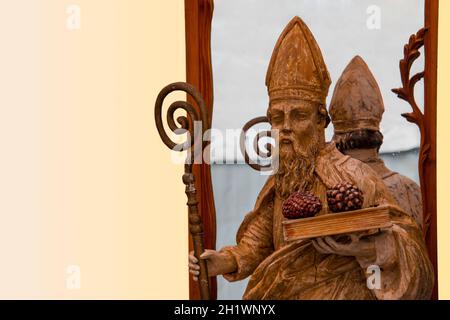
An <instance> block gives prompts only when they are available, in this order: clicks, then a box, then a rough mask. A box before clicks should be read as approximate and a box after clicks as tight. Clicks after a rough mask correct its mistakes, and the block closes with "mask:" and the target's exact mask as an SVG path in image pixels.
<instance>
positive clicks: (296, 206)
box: [282, 192, 322, 219]
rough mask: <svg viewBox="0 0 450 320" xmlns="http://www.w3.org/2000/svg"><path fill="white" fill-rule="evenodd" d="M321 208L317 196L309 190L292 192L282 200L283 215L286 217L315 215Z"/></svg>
mask: <svg viewBox="0 0 450 320" xmlns="http://www.w3.org/2000/svg"><path fill="white" fill-rule="evenodd" d="M320 210H322V203H321V201H320V199H319V198H318V197H316V196H315V195H313V194H312V193H310V192H294V193H293V194H291V195H290V196H289V198H287V199H286V200H285V201H284V202H283V206H282V211H283V216H284V217H285V218H287V219H299V218H308V217H313V216H315V215H316V214H317V213H318V212H319V211H320Z"/></svg>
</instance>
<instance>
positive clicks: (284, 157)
mask: <svg viewBox="0 0 450 320" xmlns="http://www.w3.org/2000/svg"><path fill="white" fill-rule="evenodd" d="M313 140H314V141H311V143H310V144H309V145H308V147H307V150H302V151H300V150H298V149H299V148H296V147H294V146H295V144H292V148H291V150H292V151H289V152H282V153H280V163H279V167H278V171H277V173H276V175H275V191H276V193H277V195H278V196H279V197H280V198H281V199H286V198H288V197H289V196H290V195H291V194H292V193H293V192H296V191H310V190H311V188H312V186H313V183H314V169H315V161H316V157H317V155H318V153H319V143H318V140H319V139H318V137H317V136H316V135H314V138H313Z"/></svg>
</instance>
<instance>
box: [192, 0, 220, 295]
mask: <svg viewBox="0 0 450 320" xmlns="http://www.w3.org/2000/svg"><path fill="white" fill-rule="evenodd" d="M213 6H214V4H213V1H212V0H185V20H186V23H185V33H186V82H188V83H189V84H191V85H193V86H194V87H196V88H197V89H198V90H199V91H200V93H201V94H202V96H203V99H204V101H205V104H206V111H207V117H208V121H209V123H211V119H212V112H213V80H212V65H211V21H212V14H213ZM188 101H190V100H189V97H188ZM192 172H193V174H194V175H195V186H196V189H197V190H198V195H199V213H200V215H201V217H202V220H203V227H204V243H205V248H206V249H215V247H216V213H215V206H214V194H213V189H212V181H211V169H210V166H209V165H208V164H206V163H204V162H203V163H202V164H194V166H193V169H192ZM192 249H193V243H192V240H191V239H190V238H189V251H191V250H192ZM210 298H211V299H216V298H217V284H216V278H215V277H212V278H210ZM189 299H191V300H199V299H200V292H199V287H198V283H196V282H195V281H193V280H192V277H189Z"/></svg>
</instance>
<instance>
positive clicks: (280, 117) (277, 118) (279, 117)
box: [271, 112, 284, 123]
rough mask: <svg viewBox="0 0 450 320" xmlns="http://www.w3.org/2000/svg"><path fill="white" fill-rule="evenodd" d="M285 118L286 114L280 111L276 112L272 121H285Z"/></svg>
mask: <svg viewBox="0 0 450 320" xmlns="http://www.w3.org/2000/svg"><path fill="white" fill-rule="evenodd" d="M283 119H284V115H283V114H282V113H280V112H277V113H275V114H274V115H273V116H272V117H271V121H272V123H281V122H283Z"/></svg>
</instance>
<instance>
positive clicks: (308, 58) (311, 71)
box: [190, 17, 433, 299]
mask: <svg viewBox="0 0 450 320" xmlns="http://www.w3.org/2000/svg"><path fill="white" fill-rule="evenodd" d="M330 83H331V80H330V77H329V74H328V71H327V68H326V65H325V63H324V60H323V57H322V53H321V51H320V49H319V46H318V45H317V43H316V41H315V39H314V37H313V35H312V33H311V31H310V30H309V29H308V27H307V26H306V25H305V23H304V22H303V21H302V20H301V19H300V18H299V17H294V18H293V19H292V20H291V22H290V23H289V24H288V25H287V26H286V28H285V29H284V31H283V33H282V34H281V36H280V38H279V39H278V42H277V44H276V46H275V49H274V51H273V54H272V58H271V61H270V65H269V69H268V72H267V77H266V85H267V87H268V93H269V98H270V103H269V108H268V111H267V119H268V120H269V122H270V123H271V125H272V129H273V130H274V131H276V132H278V133H279V136H278V138H277V143H278V148H276V150H275V152H276V153H274V154H273V155H272V156H275V157H279V168H278V171H277V172H276V173H275V174H274V175H272V176H271V177H270V178H269V179H268V180H267V182H266V184H265V185H264V187H263V188H262V190H261V192H260V194H259V196H258V198H257V200H256V204H255V207H254V209H253V210H252V211H251V212H250V213H249V214H247V216H246V217H245V218H244V221H243V222H242V224H241V226H240V228H239V231H238V233H237V237H236V241H237V244H236V245H234V246H227V247H224V248H222V249H221V250H219V251H215V250H206V252H205V253H204V254H203V255H201V256H200V259H198V257H197V258H196V257H191V258H190V271H191V273H193V274H194V276H195V277H197V276H198V275H199V269H200V266H199V265H198V262H199V261H202V260H204V261H207V266H208V271H209V275H210V276H214V275H218V274H222V275H223V276H224V277H225V278H226V279H227V280H229V281H237V280H241V279H244V278H246V277H248V276H250V277H251V278H250V281H249V284H248V286H247V289H246V291H245V293H244V296H243V298H244V299H428V298H429V296H430V294H431V290H432V288H433V271H432V266H431V264H430V261H429V259H428V256H427V253H426V249H425V246H424V242H423V237H422V234H421V231H420V229H419V228H418V226H417V223H416V222H415V221H414V220H413V219H412V218H411V217H410V216H409V215H407V214H405V213H403V212H402V211H399V214H398V215H396V216H395V217H393V218H392V219H391V220H390V223H391V224H392V225H391V226H389V225H390V224H389V225H386V226H385V228H383V229H382V230H381V232H376V233H374V234H360V233H350V234H348V237H346V241H345V242H343V241H340V238H336V237H331V236H325V237H322V236H319V237H316V238H314V239H301V240H294V241H286V240H285V238H284V236H283V222H285V221H286V219H285V218H284V217H283V215H282V212H281V211H282V205H283V202H284V201H285V199H287V198H288V197H289V196H290V195H291V194H292V193H293V192H295V191H302V192H303V191H304V192H310V193H312V194H314V195H315V196H316V197H318V198H319V199H320V201H321V203H322V207H321V210H320V212H319V213H318V214H317V217H320V216H321V215H325V214H329V213H330V210H329V206H328V204H327V190H329V189H330V188H333V186H335V185H337V184H339V183H344V182H349V183H351V185H356V186H358V188H359V189H360V190H361V191H362V192H363V193H364V202H363V205H362V208H363V209H362V210H364V209H366V208H372V207H377V206H379V207H381V206H391V205H394V206H395V200H394V199H393V198H392V197H391V195H390V194H389V192H388V190H387V188H386V187H385V185H384V184H383V182H382V180H381V179H380V178H379V177H378V176H377V174H376V173H375V172H374V171H373V170H372V169H371V168H370V167H369V166H368V165H366V164H364V163H362V162H360V161H358V160H355V159H353V158H351V157H349V156H345V155H343V154H342V153H340V152H339V151H338V150H337V149H336V146H335V144H334V142H331V143H326V142H325V133H324V129H325V127H326V126H327V125H328V123H329V121H330V119H329V117H328V113H327V110H326V106H325V99H326V97H327V94H328V89H329V86H330ZM262 120H263V119H260V121H262ZM372 265H376V266H378V267H379V269H380V270H382V275H381V278H382V283H381V285H380V286H379V287H376V288H369V287H368V286H367V283H366V277H367V276H368V274H367V273H366V271H367V269H368V268H369V267H370V266H372ZM200 275H201V272H200Z"/></svg>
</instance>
